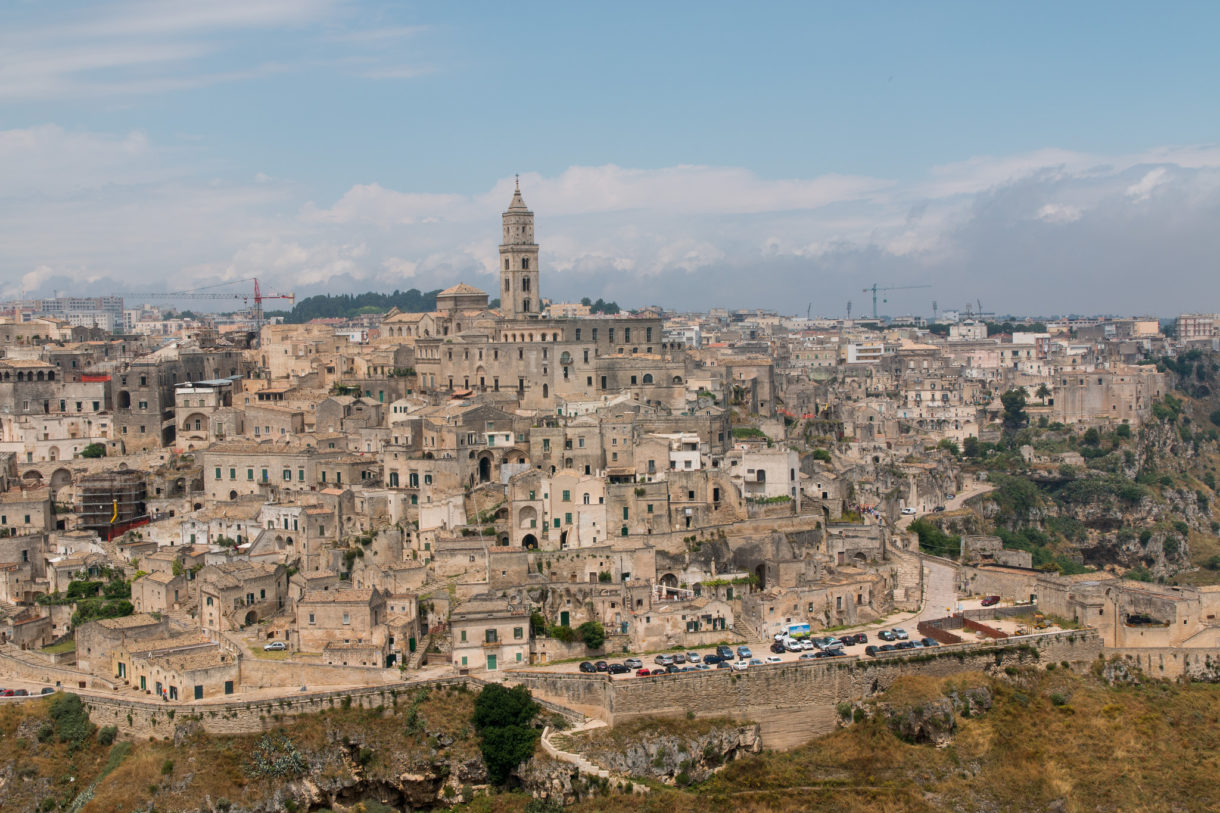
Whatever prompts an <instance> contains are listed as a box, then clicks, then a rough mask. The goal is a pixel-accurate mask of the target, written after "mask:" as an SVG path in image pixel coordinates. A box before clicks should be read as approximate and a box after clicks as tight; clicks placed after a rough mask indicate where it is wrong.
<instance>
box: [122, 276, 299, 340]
mask: <svg viewBox="0 0 1220 813" xmlns="http://www.w3.org/2000/svg"><path fill="white" fill-rule="evenodd" d="M234 282H253V283H254V296H253V297H251V296H250V295H249V294H237V293H231V292H230V293H221V292H217V291H212V290H210V289H212V288H221V287H224V286H225V285H232V284H233V283H234ZM130 296H132V297H138V298H141V299H240V300H241V301H242V303H243V304H249V303H250V300H251V299H253V300H254V331H255V334H256V335H257V334H259V333H261V332H262V329H263V300H264V299H287V300H288V301H289V302H296V298H297V297H296V294H265V293H263V292H262V289H261V288H259V287H258V277H247V278H246V279H239V280H232V281H230V282H221V283H218V284H216V285H205V286H204V287H202V288H192V289H190V290H187V291H169V292H167V293H141V294H130Z"/></svg>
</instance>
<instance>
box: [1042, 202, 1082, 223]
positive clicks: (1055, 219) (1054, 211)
mask: <svg viewBox="0 0 1220 813" xmlns="http://www.w3.org/2000/svg"><path fill="white" fill-rule="evenodd" d="M1080 215H1081V211H1080V209H1079V208H1078V207H1076V206H1069V205H1067V204H1064V203H1048V204H1046V205H1045V206H1043V207H1042V208H1041V209H1039V210H1038V212H1037V214H1035V215H1034V217H1036V218H1038V219H1039V220H1044V221H1046V222H1047V223H1073V222H1075V221H1077V220H1079V219H1080Z"/></svg>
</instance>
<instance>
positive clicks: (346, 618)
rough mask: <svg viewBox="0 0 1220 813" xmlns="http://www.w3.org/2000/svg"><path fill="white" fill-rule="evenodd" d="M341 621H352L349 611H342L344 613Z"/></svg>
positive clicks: (347, 622)
mask: <svg viewBox="0 0 1220 813" xmlns="http://www.w3.org/2000/svg"><path fill="white" fill-rule="evenodd" d="M343 623H344V624H350V623H352V617H351V615H350V614H349V613H344V614H343Z"/></svg>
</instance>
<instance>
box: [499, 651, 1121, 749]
mask: <svg viewBox="0 0 1220 813" xmlns="http://www.w3.org/2000/svg"><path fill="white" fill-rule="evenodd" d="M1035 653H1037V654H1036V655H1035ZM1100 654H1101V639H1100V637H1099V636H1098V634H1097V632H1096V631H1095V630H1079V631H1071V632H1055V633H1046V634H1041V635H1029V636H1020V637H1015V636H1014V637H1011V638H1008V639H1006V640H1004V641H996V642H989V643H985V644H975V643H971V644H958V645H955V646H943V647H937V648H936V649H931V650H916V651H908V652H900V653H887V654H885V655H883V656H881V657H878V658H835V659H830V660H808V661H795V662H789V663H785V664H775V665H768V666H759V667H751V668H750V669H749V670H748V671H745V672H735V671H730V670H727V669H716V670H712V671H699V672H680V673H678V674H673V675H663V676H658V677H643V678H628V679H617V680H615V679H611V678H609V677H607V676H604V675H571V674H568V675H560V674H551V673H530V672H528V671H522V672H515V673H513V675H512V676H511V678H510V679H511V680H513V681H515V682H518V683H521V684H524V685H525V686H527V687H529V688H530V690H531V691H533V692H534V693H535V694H536V695H541V696H543V697H546V698H548V699H550V700H553V701H554V702H558V703H562V704H563V705H567V706H571V707H573V708H578V709H580V710H581V711H583V712H585V713H586V714H589V715H590V716H597V717H600V718H602V719H604V720H605V721H606V722H608V723H610V724H612V725H613V724H614V723H617V722H621V721H624V720H630V719H632V718H635V717H644V716H685V715H686V714H687V713H688V712H693V713H694V714H695V715H696V716H700V717H720V716H725V715H728V716H730V717H734V718H736V719H739V720H746V721H754V722H757V723H759V724H760V726H761V730H762V738H763V744H764V745H766V746H767V747H768V748H791V747H794V746H797V745H800V744H802V743H804V742H807V741H808V740H810V739H811V738H813V737H816V736H819V735H821V734H826V733H829V732H831V731H833V730H834V729H835V726H836V722H835V716H836V714H837V711H836V709H835V707H836V706H837V705H838V704H839V703H842V702H850V701H854V700H860V699H863V698H865V697H869V696H871V695H874V694H876V693H878V692H881V691H884V690H885V689H887V688H888V687H889V686H890V685H891V684H892V683H893V682H894V681H895V680H897V679H898V678H899V677H901V676H902V675H908V674H923V675H932V676H936V677H940V676H948V675H952V674H956V673H960V672H963V671H970V670H981V669H985V668H988V667H993V666H999V665H1003V664H1007V663H1018V662H1026V663H1030V662H1035V663H1037V662H1053V663H1059V662H1061V661H1067V662H1069V663H1072V664H1077V665H1080V664H1086V663H1091V662H1092V661H1094V660H1096V659H1097V657H1098V656H1099V655H1100Z"/></svg>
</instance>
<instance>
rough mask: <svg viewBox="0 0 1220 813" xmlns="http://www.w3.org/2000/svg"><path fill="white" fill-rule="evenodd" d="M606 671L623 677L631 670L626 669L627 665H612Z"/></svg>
mask: <svg viewBox="0 0 1220 813" xmlns="http://www.w3.org/2000/svg"><path fill="white" fill-rule="evenodd" d="M606 671H607V672H609V673H610V674H612V675H625V674H627V673H628V672H630V671H631V670H630V669H628V668H627V664H625V663H612V664H610V666H609V667H608V668H607V669H606Z"/></svg>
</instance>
